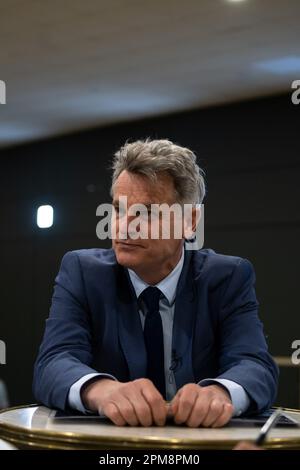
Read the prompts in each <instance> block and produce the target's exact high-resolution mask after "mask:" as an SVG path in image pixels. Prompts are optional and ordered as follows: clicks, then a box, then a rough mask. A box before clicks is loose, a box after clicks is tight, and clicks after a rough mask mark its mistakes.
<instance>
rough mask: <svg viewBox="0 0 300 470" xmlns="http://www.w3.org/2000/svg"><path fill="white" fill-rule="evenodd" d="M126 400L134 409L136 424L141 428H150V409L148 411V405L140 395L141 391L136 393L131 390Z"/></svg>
mask: <svg viewBox="0 0 300 470" xmlns="http://www.w3.org/2000/svg"><path fill="white" fill-rule="evenodd" d="M127 399H128V400H129V401H130V402H131V404H132V406H133V408H134V411H135V414H136V417H137V420H138V423H139V424H140V425H141V426H146V427H147V426H151V425H152V413H151V409H150V406H149V404H148V403H147V401H146V400H145V398H144V396H143V395H142V394H141V391H140V390H138V391H137V392H136V391H134V390H133V391H132V390H131V392H130V394H128V396H127Z"/></svg>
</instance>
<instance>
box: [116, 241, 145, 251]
mask: <svg viewBox="0 0 300 470" xmlns="http://www.w3.org/2000/svg"><path fill="white" fill-rule="evenodd" d="M116 243H117V245H119V246H120V247H121V248H125V249H128V250H131V249H134V248H143V246H142V245H138V244H137V243H132V242H120V241H118V242H116Z"/></svg>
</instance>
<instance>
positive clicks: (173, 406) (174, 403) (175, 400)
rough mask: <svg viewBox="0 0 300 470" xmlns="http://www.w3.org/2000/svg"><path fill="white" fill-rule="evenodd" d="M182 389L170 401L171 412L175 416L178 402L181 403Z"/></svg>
mask: <svg viewBox="0 0 300 470" xmlns="http://www.w3.org/2000/svg"><path fill="white" fill-rule="evenodd" d="M179 397H180V391H179V392H177V393H176V395H175V397H174V398H173V400H172V401H171V403H170V411H169V412H170V414H171V415H172V416H175V415H176V413H177V411H178V403H179Z"/></svg>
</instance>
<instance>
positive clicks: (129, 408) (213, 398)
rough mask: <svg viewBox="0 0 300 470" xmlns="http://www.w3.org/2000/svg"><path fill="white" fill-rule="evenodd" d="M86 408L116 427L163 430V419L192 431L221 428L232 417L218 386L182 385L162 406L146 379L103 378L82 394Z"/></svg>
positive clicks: (157, 394) (227, 403)
mask: <svg viewBox="0 0 300 470" xmlns="http://www.w3.org/2000/svg"><path fill="white" fill-rule="evenodd" d="M81 397H82V400H83V403H84V405H85V406H86V408H88V409H90V410H91V411H97V412H99V413H100V414H102V413H104V414H105V415H106V416H107V417H108V418H109V419H110V420H111V421H112V422H113V423H114V424H116V425H117V426H125V425H126V424H128V425H130V426H139V425H141V426H153V425H157V426H164V425H165V423H166V419H167V417H173V420H174V422H175V423H176V424H186V425H187V426H189V427H192V428H195V427H198V426H204V427H212V428H217V427H222V426H224V425H225V424H226V423H227V422H228V421H229V420H230V418H231V417H232V414H233V405H232V402H231V399H230V396H229V394H228V392H227V391H226V390H225V389H224V388H223V387H222V386H219V385H215V384H214V385H208V386H206V387H201V386H200V385H198V384H194V383H189V384H186V385H184V386H183V387H182V388H181V389H180V390H178V392H177V394H176V395H175V397H174V398H173V400H172V402H171V403H166V401H165V400H164V399H163V397H162V396H161V394H160V393H159V391H158V390H157V389H156V388H155V386H154V385H153V383H152V382H151V381H150V380H148V379H137V380H133V381H131V382H118V381H114V380H111V379H106V378H103V379H101V380H99V381H97V382H93V383H91V384H89V385H87V386H86V387H85V388H84V390H83V392H82V394H81Z"/></svg>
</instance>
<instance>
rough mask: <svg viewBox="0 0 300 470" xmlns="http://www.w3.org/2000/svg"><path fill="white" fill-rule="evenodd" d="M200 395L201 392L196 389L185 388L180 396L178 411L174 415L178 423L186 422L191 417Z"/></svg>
mask: <svg viewBox="0 0 300 470" xmlns="http://www.w3.org/2000/svg"><path fill="white" fill-rule="evenodd" d="M198 395H199V392H198V391H197V390H195V389H186V390H183V392H182V393H181V395H180V397H179V401H178V409H177V412H176V414H175V416H174V420H175V423H176V424H182V423H185V422H186V421H187V420H188V419H189V416H190V414H191V413H192V410H193V408H194V404H195V402H196V400H197V397H198Z"/></svg>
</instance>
